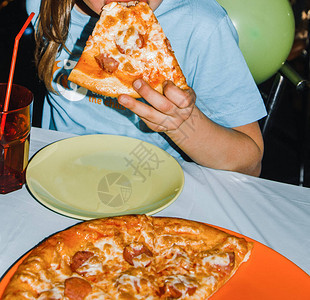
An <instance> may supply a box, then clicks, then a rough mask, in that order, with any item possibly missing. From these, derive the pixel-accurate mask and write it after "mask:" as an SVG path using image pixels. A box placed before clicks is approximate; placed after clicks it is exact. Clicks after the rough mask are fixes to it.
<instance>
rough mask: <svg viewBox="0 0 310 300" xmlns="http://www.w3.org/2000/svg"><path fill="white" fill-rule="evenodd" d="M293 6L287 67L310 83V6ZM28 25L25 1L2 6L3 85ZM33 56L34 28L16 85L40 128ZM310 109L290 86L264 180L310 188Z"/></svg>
mask: <svg viewBox="0 0 310 300" xmlns="http://www.w3.org/2000/svg"><path fill="white" fill-rule="evenodd" d="M60 1H61V0H60ZM271 1H272V0H271ZM291 3H292V6H293V10H294V13H295V19H296V38H295V43H294V47H293V49H294V50H292V53H291V55H290V57H289V63H290V65H291V66H292V67H293V68H294V69H295V70H296V71H298V73H299V74H300V75H302V76H303V77H304V78H305V79H308V78H309V74H308V73H309V72H308V71H309V55H308V17H309V16H308V15H309V4H308V1H306V0H295V1H294V0H292V1H291ZM26 19H27V13H26V10H25V3H24V0H5V1H1V0H0V82H7V80H8V76H9V70H10V64H11V56H12V51H13V46H14V39H15V36H16V35H17V33H18V32H19V30H20V29H21V27H22V26H23V24H24V22H25V21H26ZM33 52H34V37H33V30H32V28H31V26H30V28H28V30H27V31H26V32H25V34H24V35H23V36H22V38H21V39H20V42H19V50H18V56H17V61H16V67H15V74H14V83H18V84H21V85H24V86H26V87H28V88H29V89H30V90H31V91H32V92H33V93H34V95H35V102H34V112H33V113H34V114H33V125H34V126H38V127H39V126H40V118H41V109H42V102H43V97H44V93H45V88H44V86H43V84H42V83H41V82H40V81H39V80H38V78H37V75H36V71H35V66H34V62H33ZM274 79H275V76H274V77H272V78H271V79H269V80H268V81H266V82H264V83H263V84H261V85H260V86H259V89H260V91H261V93H262V95H264V96H267V95H268V93H269V92H270V89H271V86H272V83H273V81H274ZM309 103H310V100H309V91H305V92H299V91H297V90H296V88H295V86H293V84H291V83H290V82H287V83H286V85H285V89H284V92H283V94H282V97H281V98H280V102H279V105H278V109H277V110H276V112H275V114H274V116H273V118H272V122H271V124H270V127H269V131H268V134H267V135H266V136H265V154H264V158H263V168H262V174H261V177H262V178H266V179H271V180H275V181H280V182H285V183H291V184H294V185H303V186H306V187H310V122H309V119H310V117H309V116H310V105H309Z"/></svg>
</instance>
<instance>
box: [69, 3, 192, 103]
mask: <svg viewBox="0 0 310 300" xmlns="http://www.w3.org/2000/svg"><path fill="white" fill-rule="evenodd" d="M136 79H143V80H145V81H146V82H147V83H148V84H149V85H150V86H151V87H152V88H154V89H155V90H157V91H158V92H160V93H162V92H163V82H164V81H165V80H170V81H172V82H174V83H175V84H176V85H177V86H178V87H179V88H181V89H187V88H188V85H187V83H186V79H185V77H184V75H183V73H182V70H181V68H180V66H179V64H178V61H177V59H176V57H175V55H174V52H173V50H172V47H171V44H170V42H169V40H168V39H167V37H166V36H165V34H164V32H163V30H162V28H161V26H160V24H159V23H158V20H157V19H156V17H155V15H154V13H153V11H152V10H151V8H150V7H149V6H148V4H147V3H146V2H139V1H130V2H111V3H109V4H107V5H105V6H104V7H103V11H102V13H101V15H100V19H99V20H98V22H97V23H96V26H95V28H94V30H93V32H92V34H91V36H90V37H89V39H88V41H87V43H86V46H85V48H84V50H83V53H82V55H81V57H80V59H79V61H78V63H77V65H76V66H75V67H74V69H73V70H72V71H71V73H70V75H69V80H70V81H71V82H74V83H76V84H78V85H80V86H83V87H85V88H87V89H89V90H91V91H93V92H95V93H98V94H101V95H105V96H111V97H118V96H119V95H121V94H128V95H131V96H133V97H135V98H139V97H140V95H139V94H138V93H137V92H136V91H135V90H134V89H133V87H132V83H133V82H134V81H135V80H136Z"/></svg>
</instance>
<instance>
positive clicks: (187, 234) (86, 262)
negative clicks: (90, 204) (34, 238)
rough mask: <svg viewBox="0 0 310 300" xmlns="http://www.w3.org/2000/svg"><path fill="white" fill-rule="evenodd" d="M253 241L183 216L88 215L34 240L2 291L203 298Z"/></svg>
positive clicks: (18, 295)
mask: <svg viewBox="0 0 310 300" xmlns="http://www.w3.org/2000/svg"><path fill="white" fill-rule="evenodd" d="M252 247H253V243H252V242H248V241H246V240H245V239H244V238H239V237H235V236H232V235H230V234H228V233H226V232H224V231H221V230H218V229H215V228H214V227H211V226H208V225H206V224H203V223H199V222H194V221H189V220H184V219H178V218H164V217H149V216H145V215H129V216H120V217H112V218H104V219H97V220H91V221H87V222H83V223H80V224H78V225H75V226H73V227H71V228H69V229H67V230H64V231H62V232H59V233H57V234H55V235H53V236H51V237H49V238H48V239H46V240H45V241H43V242H42V243H41V244H40V245H38V246H37V247H35V248H34V249H33V250H32V252H31V253H30V255H29V256H28V257H27V258H26V259H25V261H24V262H23V263H22V264H21V265H20V266H19V267H18V269H17V271H16V272H15V274H14V276H13V277H12V279H11V281H10V283H9V284H8V286H7V288H6V290H5V291H4V295H3V298H2V299H3V300H8V299H40V300H42V299H69V300H77V299H78V300H83V299H85V300H91V299H158V300H163V299H194V300H195V299H199V300H201V299H208V298H210V297H211V296H212V295H213V294H214V293H215V292H216V291H217V290H219V289H220V288H221V287H222V286H223V285H224V284H225V283H226V282H227V281H228V280H229V279H230V278H231V277H232V276H233V275H234V273H235V272H236V271H237V269H238V268H239V267H240V265H241V264H242V263H243V262H245V261H246V260H247V259H248V258H249V256H250V253H251V249H252Z"/></svg>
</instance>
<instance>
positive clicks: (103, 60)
mask: <svg viewBox="0 0 310 300" xmlns="http://www.w3.org/2000/svg"><path fill="white" fill-rule="evenodd" d="M95 60H96V62H97V63H98V65H99V66H100V68H101V69H102V70H104V71H106V72H107V73H110V74H112V73H113V72H115V71H116V70H117V68H118V65H119V62H118V61H116V60H115V59H114V58H113V57H110V56H109V55H107V54H104V53H101V54H99V55H97V56H95Z"/></svg>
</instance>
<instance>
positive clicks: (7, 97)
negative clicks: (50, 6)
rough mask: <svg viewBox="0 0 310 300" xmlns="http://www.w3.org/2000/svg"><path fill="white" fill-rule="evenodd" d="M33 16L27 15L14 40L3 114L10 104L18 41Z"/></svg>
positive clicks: (32, 14)
mask: <svg viewBox="0 0 310 300" xmlns="http://www.w3.org/2000/svg"><path fill="white" fill-rule="evenodd" d="M33 16H34V13H33V12H32V13H31V14H30V15H29V17H28V19H27V20H26V23H25V24H24V26H23V27H22V29H21V30H20V32H19V33H18V34H17V36H16V38H15V43H14V49H13V55H12V61H11V69H10V75H9V81H8V86H7V90H6V95H5V100H4V107H3V112H6V111H8V109H9V102H10V96H11V90H12V83H13V76H14V70H15V63H16V56H17V50H18V43H19V40H20V38H21V36H22V35H23V33H24V31H25V30H26V28H27V27H28V25H29V23H30V22H31V20H32V18H33Z"/></svg>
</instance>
